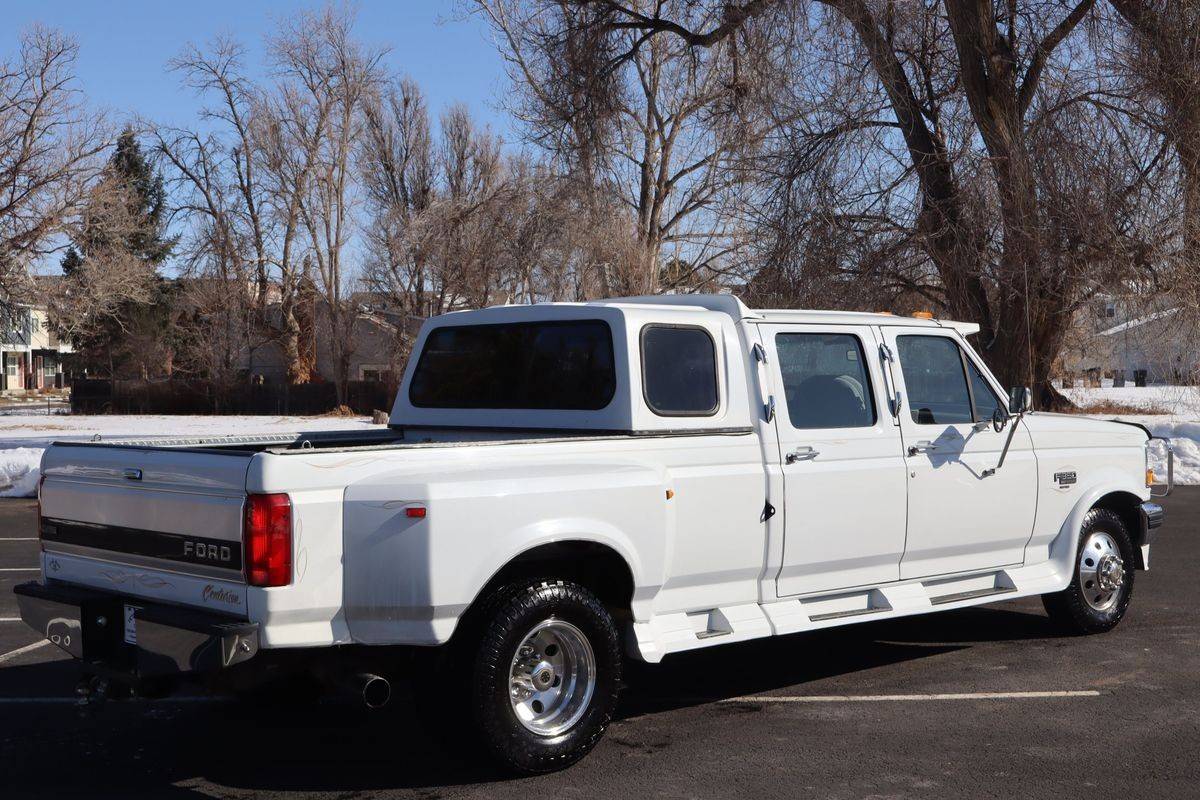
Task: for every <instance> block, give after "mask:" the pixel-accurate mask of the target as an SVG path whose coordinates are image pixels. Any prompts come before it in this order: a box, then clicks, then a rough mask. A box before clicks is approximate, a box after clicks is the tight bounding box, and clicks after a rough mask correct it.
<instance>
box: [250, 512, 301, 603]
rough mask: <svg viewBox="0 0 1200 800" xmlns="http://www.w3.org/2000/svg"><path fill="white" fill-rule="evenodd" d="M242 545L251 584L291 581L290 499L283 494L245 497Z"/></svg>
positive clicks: (286, 582) (269, 584) (278, 584)
mask: <svg viewBox="0 0 1200 800" xmlns="http://www.w3.org/2000/svg"><path fill="white" fill-rule="evenodd" d="M242 545H243V547H242V549H243V552H244V553H245V561H246V582H247V583H249V584H250V585H251V586H287V585H288V584H289V583H291V582H292V501H291V499H290V498H289V497H288V496H287V495H286V494H252V495H248V496H247V497H246V519H245V522H244V524H243V526H242Z"/></svg>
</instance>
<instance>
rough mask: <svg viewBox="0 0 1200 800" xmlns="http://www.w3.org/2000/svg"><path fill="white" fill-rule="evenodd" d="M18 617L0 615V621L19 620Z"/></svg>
mask: <svg viewBox="0 0 1200 800" xmlns="http://www.w3.org/2000/svg"><path fill="white" fill-rule="evenodd" d="M20 621H21V618H20V617H0V622H20Z"/></svg>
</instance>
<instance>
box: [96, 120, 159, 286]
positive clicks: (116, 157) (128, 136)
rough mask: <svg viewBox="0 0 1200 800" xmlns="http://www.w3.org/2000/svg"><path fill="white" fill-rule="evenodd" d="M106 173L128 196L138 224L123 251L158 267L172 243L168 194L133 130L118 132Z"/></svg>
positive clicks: (127, 239)
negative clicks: (119, 133) (167, 214)
mask: <svg viewBox="0 0 1200 800" xmlns="http://www.w3.org/2000/svg"><path fill="white" fill-rule="evenodd" d="M108 171H109V174H110V175H112V176H113V177H115V178H117V180H118V183H119V184H120V185H121V186H122V187H123V188H124V189H126V190H127V191H128V192H129V197H130V199H131V202H132V203H134V204H135V206H134V208H133V209H132V210H133V211H134V218H135V219H137V220H138V221H139V223H140V224H139V225H138V226H137V228H136V229H135V230H134V231H132V232H131V233H130V234H129V236H128V237H127V238H126V242H125V249H126V250H127V251H128V252H130V253H132V254H134V255H137V256H139V257H140V258H142V259H144V260H145V261H146V262H147V263H148V264H150V265H152V266H155V267H157V266H158V265H159V264H161V263H162V262H163V261H164V260H166V258H167V256H169V255H170V254H171V250H172V248H174V246H175V239H174V238H168V237H167V236H166V219H165V214H166V207H167V193H166V189H164V188H163V179H162V175H161V174H159V173H158V172H157V171H156V170H155V169H154V168H153V167H152V166H151V165H150V163H149V162H148V161H146V157H145V156H144V155H143V154H142V147H141V145H140V144H138V140H137V136H135V135H134V133H133V129H131V128H126V129H125V130H124V131H122V132H121V135H120V137H119V138H118V139H117V149H116V150H115V151H114V152H113V155H112V158H111V159H110V160H109V162H108Z"/></svg>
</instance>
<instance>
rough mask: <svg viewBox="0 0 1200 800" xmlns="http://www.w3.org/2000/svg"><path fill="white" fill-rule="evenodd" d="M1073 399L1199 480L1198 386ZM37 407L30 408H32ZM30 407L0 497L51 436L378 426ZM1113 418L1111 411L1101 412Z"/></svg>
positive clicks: (5, 424) (2, 428)
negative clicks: (1127, 426)
mask: <svg viewBox="0 0 1200 800" xmlns="http://www.w3.org/2000/svg"><path fill="white" fill-rule="evenodd" d="M1063 394H1065V395H1066V396H1067V397H1068V398H1070V399H1071V401H1072V402H1074V403H1075V404H1076V405H1080V406H1084V407H1086V406H1089V405H1093V404H1095V403H1100V402H1111V403H1120V404H1121V405H1125V406H1130V407H1132V408H1137V409H1139V410H1143V411H1149V412H1157V413H1141V414H1123V415H1119V416H1118V417H1117V419H1122V420H1126V421H1128V422H1138V423H1141V424H1142V425H1145V426H1146V427H1147V428H1149V429H1150V431H1151V432H1152V433H1153V434H1154V435H1155V436H1165V437H1167V438H1168V439H1170V440H1171V445H1172V447H1173V448H1174V450H1175V482H1176V483H1179V484H1200V387H1196V386H1146V387H1136V386H1128V387H1121V388H1114V387H1113V386H1112V385H1111V381H1105V385H1104V386H1102V387H1099V388H1074V389H1064V390H1063ZM30 411H32V410H30ZM30 411H25V413H20V412H17V413H13V412H11V411H10V410H8V409H4V411H3V412H0V497H32V496H33V494H34V491H35V490H36V488H37V480H38V465H39V463H40V462H41V458H42V450H44V449H45V447H46V446H47V445H48V444H50V442H53V441H72V440H73V441H90V440H92V439H93V438H94V437H95V436H97V435H99V436H100V438H101V441H103V440H104V439H108V438H116V437H122V436H138V437H152V436H162V437H174V436H218V435H228V434H237V435H247V434H256V433H302V432H307V431H319V430H356V429H367V428H371V427H374V426H372V425H371V423H370V420H368V419H367V418H366V417H349V418H346V417H218V416H164V415H159V416H154V415H143V416H121V415H111V416H74V415H70V414H59V413H56V412H57V409H55V410H53V411H51V413H49V414H47V412H46V409H42V410H41V413H40V414H39V413H37V412H33V413H30ZM1098 416H1099V417H1100V418H1102V419H1111V418H1112V416H1111V415H1098ZM1150 461H1151V466H1152V467H1153V468H1154V471H1155V473H1157V474H1158V475H1159V476H1160V478H1161V479H1165V477H1166V474H1167V464H1166V452H1165V450H1164V449H1163V448H1162V446H1161V445H1159V444H1157V443H1156V444H1155V445H1154V447H1153V448H1152V449H1151V459H1150Z"/></svg>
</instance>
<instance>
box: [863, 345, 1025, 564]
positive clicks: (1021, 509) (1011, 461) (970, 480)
mask: <svg viewBox="0 0 1200 800" xmlns="http://www.w3.org/2000/svg"><path fill="white" fill-rule="evenodd" d="M881 330H882V332H883V336H884V338H885V340H886V342H887V344H888V346H889V347H891V348H892V350H893V351H894V352H895V355H896V357H897V359H898V360H899V362H900V369H899V370H896V372H897V373H899V374H898V375H897V378H898V383H899V386H898V389H899V391H900V392H901V394H902V397H903V402H902V408H901V412H900V429H901V432H902V433H903V434H904V445H905V448H904V457H905V461H906V463H907V465H908V476H909V478H908V542H907V545H906V547H905V551H904V558H903V560H902V561H901V562H900V577H901V578H902V579H908V578H922V577H926V576H930V575H942V574H946V573H952V572H966V571H970V570H975V569H986V568H990V567H1001V566H1006V565H1010V564H1019V563H1021V562H1022V560H1023V559H1024V553H1025V544H1026V542H1027V541H1028V540H1029V536H1030V533H1031V531H1032V529H1033V517H1034V512H1035V510H1036V506H1037V463H1036V461H1035V459H1034V453H1033V448H1032V442H1031V440H1030V437H1029V432H1028V431H1027V430H1025V429H1024V427H1022V428H1020V429H1019V430H1017V431H1016V433H1015V434H1014V436H1013V441H1012V445H1011V447H1010V449H1009V452H1008V456H1007V458H1006V460H1005V462H1004V467H1003V468H1001V469H1000V470H998V471H994V472H992V471H991V470H994V468H995V467H996V465H997V463H998V462H999V459H1000V453H1001V451H1002V450H1003V449H1004V442H1005V440H1006V439H1007V437H1008V431H1007V430H1005V431H1003V432H1001V433H997V432H996V431H995V430H993V428H992V423H991V417H992V413H993V411H994V410H995V409H996V408H997V407H999V408H1001V409H1005V410H1007V403H1004V402H1003V401H1002V400H1001V399H1000V398H1001V397H1002V396H1003V395H1001V394H1000V391H999V389H998V387H996V386H995V385H994V384H993V382H992V379H991V378H990V377H988V373H987V371H986V369H984V368H983V367H982V366H980V363H979V362H978V360H977V357H976V356H975V354H974V353H971V352H970V350H969V348H965V347H964V346H963V344H962V341H961V339H960V337H959V336H958V334H957V333H956V332H955V331H953V330H951V329H945V328H928V327H922V328H915V327H914V328H903V327H885V328H882V329H881ZM1010 424H1011V423H1010ZM1017 424H1019V423H1017Z"/></svg>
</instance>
